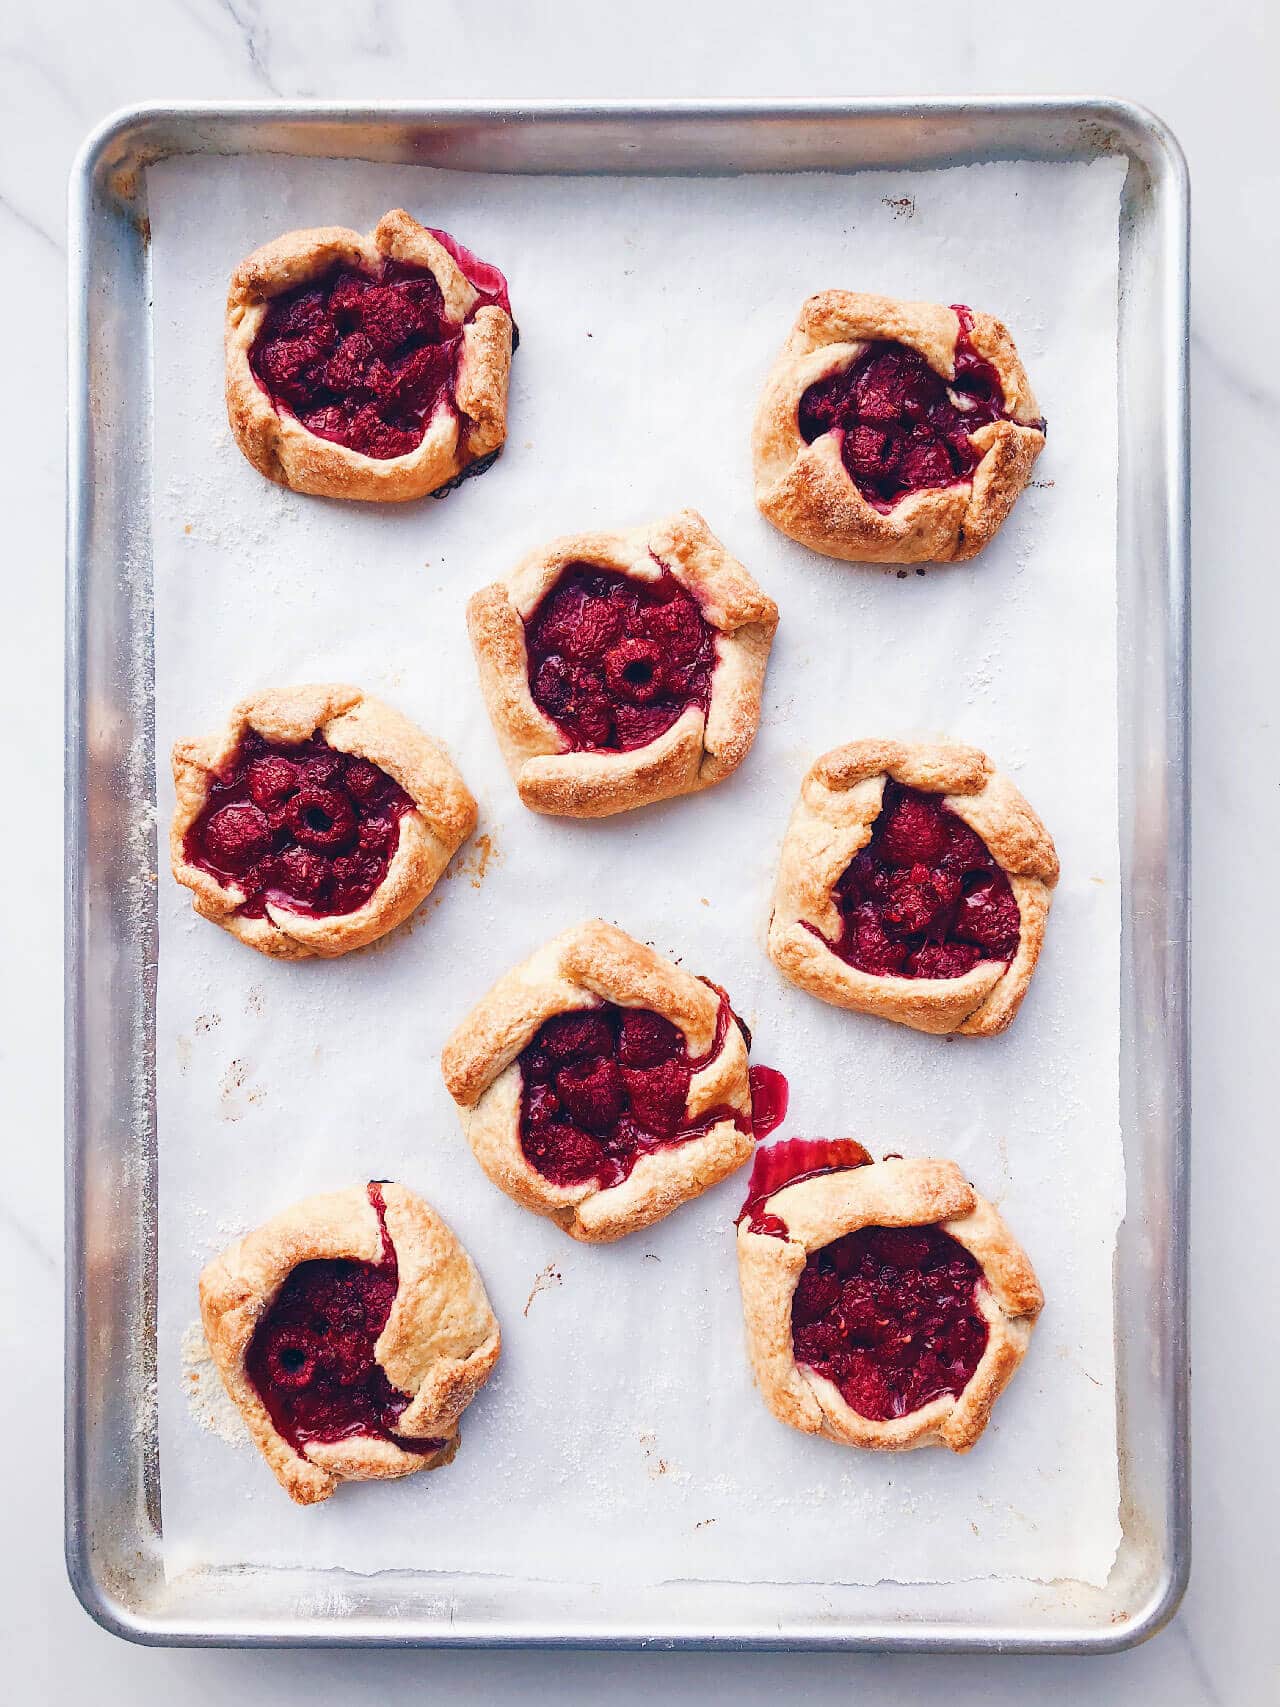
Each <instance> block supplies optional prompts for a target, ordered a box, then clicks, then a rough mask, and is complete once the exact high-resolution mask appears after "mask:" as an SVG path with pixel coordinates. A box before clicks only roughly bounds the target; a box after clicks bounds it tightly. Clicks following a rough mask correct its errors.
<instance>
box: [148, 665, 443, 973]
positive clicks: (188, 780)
mask: <svg viewBox="0 0 1280 1707" xmlns="http://www.w3.org/2000/svg"><path fill="white" fill-rule="evenodd" d="M250 729H255V730H257V731H258V733H259V734H260V735H262V736H264V737H265V738H266V739H267V740H270V741H279V742H282V743H285V744H292V743H296V742H301V741H305V740H308V739H309V738H310V737H311V736H312V735H314V734H320V735H322V736H323V737H324V739H325V740H326V741H328V743H329V745H330V746H332V747H336V748H338V749H339V750H340V751H342V752H344V753H354V754H358V755H359V756H360V757H362V758H366V759H370V760H372V762H373V763H374V764H376V765H378V766H379V767H380V768H381V769H382V770H384V771H386V772H387V774H388V775H389V776H391V777H392V778H393V779H394V780H395V781H396V782H397V783H399V785H400V787H401V788H403V789H404V790H405V792H406V793H407V794H409V795H410V796H411V797H412V799H413V801H414V805H415V810H414V811H411V812H406V813H405V814H404V816H403V818H401V820H400V839H399V842H398V844H397V846H396V851H395V854H394V855H393V856H392V860H391V864H390V865H389V867H388V869H387V875H386V877H385V878H384V879H383V881H382V883H381V884H380V885H379V887H378V888H377V889H376V890H375V891H374V893H373V894H372V895H371V896H370V897H369V899H368V901H366V902H365V904H364V906H363V907H359V908H357V909H356V911H355V912H353V913H345V914H339V915H336V916H334V917H331V918H322V919H316V918H309V917H307V916H305V915H304V914H301V913H293V912H290V911H288V909H287V908H284V907H277V906H271V907H269V908H268V909H267V914H266V916H265V917H263V918H261V919H247V918H244V917H243V916H242V915H241V914H240V912H239V911H238V909H239V907H240V906H241V905H242V904H243V901H244V895H243V893H242V892H241V891H240V890H239V889H237V888H235V886H234V885H227V886H226V887H224V886H223V885H222V884H221V883H219V882H218V880H217V879H216V878H215V877H213V876H212V875H211V874H210V873H209V872H207V871H202V870H201V869H200V868H199V867H198V866H195V865H192V864H190V863H189V861H188V860H187V857H186V851H185V842H186V835H187V831H188V830H189V829H190V827H191V825H192V824H193V823H194V822H195V820H196V819H197V818H198V817H199V815H200V813H201V812H202V811H203V809H204V806H205V802H206V801H207V800H208V797H209V787H210V784H211V782H212V780H213V779H214V778H215V777H216V776H217V775H218V774H219V773H220V772H221V771H222V770H223V769H224V768H225V767H226V766H227V764H228V763H230V761H231V759H232V757H233V756H234V754H235V752H236V750H237V748H238V747H239V745H240V742H241V741H242V740H243V738H244V736H245V734H246V732H247V731H248V730H250ZM173 785H174V793H175V795H176V803H175V806H174V813H173V820H172V823H171V825H170V829H169V858H170V863H171V864H172V867H173V875H174V877H175V878H177V880H178V882H179V883H181V884H183V885H184V887H186V888H187V889H190V890H191V893H192V904H193V906H194V907H195V910H196V912H197V913H199V914H200V916H201V917H202V918H206V919H211V920H212V921H213V923H214V924H217V925H221V926H222V928H223V929H224V930H226V931H230V933H231V934H232V936H234V937H237V938H238V939H239V940H240V941H241V942H244V943H247V944H248V945H249V947H250V948H256V949H257V950H258V951H259V952H260V953H262V954H268V955H271V956H272V957H273V958H275V959H282V960H300V959H305V958H307V957H309V956H311V955H320V956H323V957H325V958H333V957H334V956H336V955H340V954H347V953H349V952H350V951H351V950H352V949H355V948H362V947H363V946H364V945H365V944H366V943H370V942H373V941H374V940H375V939H376V938H378V937H381V936H385V935H386V933H387V932H388V931H390V930H394V929H395V927H396V926H397V925H399V924H401V923H402V922H403V921H404V920H405V919H407V918H408V916H409V914H410V913H412V912H413V910H414V908H415V907H417V906H418V905H419V904H420V903H421V902H422V901H423V900H424V899H425V898H426V897H427V896H428V895H429V894H430V893H431V891H432V890H433V889H434V888H435V886H436V884H437V882H438V881H439V880H440V877H441V875H442V874H443V872H444V870H445V868H446V866H447V865H448V864H449V861H450V860H451V859H452V858H453V856H454V854H455V853H456V852H457V851H458V849H459V848H460V847H461V845H462V843H463V842H464V841H466V839H467V837H468V836H469V835H470V834H471V832H472V830H474V828H475V824H476V803H475V800H474V799H473V798H472V795H471V793H470V791H469V790H468V788H467V786H466V784H465V783H464V782H463V780H462V777H461V775H460V774H459V773H458V771H457V769H456V768H455V766H454V764H453V762H452V760H451V759H450V758H449V756H448V754H447V753H446V752H445V750H444V748H443V747H441V746H439V745H438V744H437V743H436V742H435V741H433V740H432V739H431V738H430V737H429V736H427V735H425V734H423V732H422V731H421V730H420V729H418V728H417V727H415V725H414V724H412V723H410V722H409V720H408V718H406V717H404V716H402V714H401V713H400V712H398V711H396V710H394V709H393V708H392V707H391V706H389V705H386V704H384V703H383V701H381V700H378V699H373V698H371V697H370V696H369V695H367V694H365V693H363V692H362V691H361V690H360V689H359V688H355V687H349V686H347V685H345V684H342V683H332V682H330V683H312V684H306V685H303V686H299V687H290V688H272V689H269V690H268V691H267V692H265V693H260V694H255V695H252V696H250V697H249V698H248V699H243V700H241V701H240V703H239V704H238V705H236V706H235V707H234V708H233V709H232V712H231V715H230V717H229V718H228V720H227V723H226V725H225V726H224V728H223V729H222V731H221V732H220V733H219V734H217V735H211V736H205V737H197V738H195V739H192V740H187V741H179V742H177V743H176V745H175V746H174V749H173Z"/></svg>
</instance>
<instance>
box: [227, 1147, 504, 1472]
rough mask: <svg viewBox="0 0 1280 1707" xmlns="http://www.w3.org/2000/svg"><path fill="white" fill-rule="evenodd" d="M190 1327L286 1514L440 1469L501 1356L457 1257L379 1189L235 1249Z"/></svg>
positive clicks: (403, 1201) (312, 1200)
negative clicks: (342, 1487) (373, 1484)
mask: <svg viewBox="0 0 1280 1707" xmlns="http://www.w3.org/2000/svg"><path fill="white" fill-rule="evenodd" d="M200 1315H201V1319H202V1321H203V1323H204V1332H205V1338H206V1340H207V1341H208V1343H209V1350H210V1352H211V1353H212V1354H213V1359H214V1362H215V1363H216V1364H217V1366H218V1372H219V1374H220V1375H221V1376H222V1379H223V1382H224V1384H225V1386H226V1389H227V1392H228V1393H229V1394H230V1396H231V1398H232V1400H233V1401H234V1403H235V1404H236V1406H237V1408H238V1409H239V1411H240V1415H241V1416H242V1417H243V1418H244V1421H245V1426H246V1427H247V1428H248V1430H249V1433H250V1435H251V1437H252V1439H253V1442H254V1444H255V1446H257V1448H258V1450H259V1451H260V1452H261V1453H262V1455H263V1457H264V1458H265V1459H266V1461H267V1463H268V1464H269V1465H270V1466H271V1469H272V1472H273V1473H274V1475H275V1477H276V1480H277V1481H278V1482H279V1483H280V1485H281V1486H282V1487H283V1488H284V1490H285V1491H286V1493H287V1494H288V1495H289V1497H290V1498H291V1499H293V1500H296V1501H297V1503H298V1504H299V1505H312V1504H314V1503H315V1502H316V1501H317V1500H327V1499H328V1498H329V1495H330V1494H331V1493H332V1492H333V1491H334V1489H335V1488H336V1487H337V1486H338V1483H339V1482H353V1481H370V1480H375V1479H383V1478H386V1477H390V1476H410V1475H412V1474H413V1472H414V1471H415V1470H434V1469H436V1468H437V1467H438V1466H439V1465H441V1464H447V1463H448V1462H449V1460H450V1459H451V1458H452V1457H453V1455H454V1453H455V1452H456V1451H457V1450H458V1419H459V1417H460V1416H461V1415H462V1413H463V1411H465V1410H466V1408H467V1406H468V1405H469V1404H470V1403H471V1401H472V1399H474V1398H475V1396H476V1394H477V1393H478V1392H479V1391H480V1389H481V1387H483V1386H484V1384H485V1382H486V1381H487V1380H488V1379H489V1376H490V1375H491V1373H492V1372H493V1366H494V1364H495V1363H496V1362H497V1361H498V1352H499V1349H500V1347H501V1335H500V1333H499V1331H498V1323H497V1321H496V1319H495V1317H494V1314H493V1311H492V1310H491V1309H490V1307H489V1300H488V1298H487V1297H486V1295H485V1290H484V1286H483V1284H482V1282H481V1280H480V1276H479V1275H478V1274H477V1273H476V1271H475V1268H474V1266H473V1264H472V1261H471V1258H470V1257H469V1256H468V1255H467V1253H466V1251H464V1250H463V1248H462V1246H461V1245H460V1244H459V1243H458V1241H457V1239H456V1238H455V1237H454V1235H453V1233H452V1232H451V1231H450V1229H449V1228H448V1227H447V1226H446V1225H445V1223H444V1222H443V1221H442V1220H441V1219H440V1217H439V1216H438V1215H437V1214H436V1212H435V1210H434V1209H432V1208H431V1206H430V1205H429V1204H427V1203H424V1202H423V1200H422V1199H421V1198H420V1197H415V1196H414V1194H413V1193H412V1192H411V1191H407V1190H406V1189H405V1187H404V1186H402V1185H393V1184H391V1183H390V1182H389V1181H386V1180H372V1181H370V1183H369V1184H368V1185H367V1186H364V1185H359V1186H351V1187H350V1188H349V1189H348V1190H346V1191H335V1192H329V1193H327V1194H325V1195H323V1196H320V1197H309V1198H307V1199H306V1201H305V1202H303V1203H295V1204H294V1205H293V1207H292V1208H291V1209H286V1210H285V1211H284V1212H283V1214H280V1215H277V1216H275V1217H274V1218H273V1219H272V1220H270V1221H268V1222H266V1223H265V1225H264V1226H261V1227H259V1228H258V1229H257V1230H256V1232H253V1233H249V1234H247V1235H246V1236H245V1237H244V1238H243V1239H237V1240H236V1242H235V1244H234V1245H232V1246H231V1247H230V1248H229V1249H228V1250H225V1251H224V1252H223V1253H222V1255H221V1256H220V1257H215V1258H214V1260H213V1261H212V1262H211V1263H210V1264H209V1266H208V1267H207V1268H206V1269H205V1271H204V1273H203V1274H202V1275H201V1276H200Z"/></svg>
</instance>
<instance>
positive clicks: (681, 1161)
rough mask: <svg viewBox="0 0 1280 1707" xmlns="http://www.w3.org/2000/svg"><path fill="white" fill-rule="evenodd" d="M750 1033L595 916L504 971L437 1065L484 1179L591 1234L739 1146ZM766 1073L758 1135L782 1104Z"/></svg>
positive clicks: (703, 1176) (661, 1210) (701, 1183)
mask: <svg viewBox="0 0 1280 1707" xmlns="http://www.w3.org/2000/svg"><path fill="white" fill-rule="evenodd" d="M748 1042H749V1039H748V1036H747V1033H746V1031H745V1029H744V1027H743V1026H742V1024H741V1022H740V1021H739V1020H738V1019H737V1017H736V1016H735V1015H734V1013H733V1011H732V1009H731V1008H730V1006H729V999H728V997H727V996H726V995H725V994H724V992H723V990H720V989H718V988H717V987H716V986H715V985H714V984H711V983H709V982H707V981H706V980H705V979H702V978H695V977H694V975H693V974H692V973H691V972H686V971H684V970H683V969H682V968H681V967H679V966H674V965H672V963H671V962H670V961H669V960H664V959H663V958H662V956H661V955H660V954H656V953H655V952H654V951H653V949H651V948H646V947H645V946H644V944H643V943H639V942H636V941H635V940H634V939H633V938H632V937H629V936H627V934H626V933H625V932H624V931H620V930H618V929H617V928H616V927H615V926H613V925H608V924H605V923H604V921H603V920H601V919H591V920H588V921H587V922H586V923H585V924H581V925H576V926H575V927H574V928H573V929H572V930H568V931H565V932H563V934H562V935H560V936H558V937H555V938H553V939H552V941H550V942H548V943H546V944H545V945H544V946H543V947H542V948H540V949H539V950H538V951H537V953H536V954H534V955H532V956H531V957H530V958H529V959H528V960H526V961H524V962H523V964H521V965H519V966H517V967H515V968H513V969H512V970H511V971H510V972H508V973H506V974H505V976H503V977H502V978H500V979H499V980H498V982H497V983H496V984H495V985H494V986H493V988H492V989H491V990H490V991H489V993H488V995H487V996H485V997H484V998H483V1000H482V1001H481V1002H479V1004H478V1005H477V1006H476V1007H475V1008H473V1009H472V1011H471V1012H470V1013H469V1014H468V1015H467V1017H466V1019H464V1020H463V1021H462V1023H461V1025H459V1026H458V1027H457V1029H456V1030H455V1031H454V1033H453V1035H452V1036H451V1037H450V1039H449V1041H448V1042H447V1043H446V1044H445V1047H444V1054H443V1057H442V1060H441V1066H442V1068H443V1072H444V1082H445V1084H446V1085H447V1086H448V1089H449V1094H450V1095H451V1096H452V1097H453V1099H454V1101H455V1102H456V1103H457V1104H458V1107H459V1110H460V1112H461V1116H462V1125H463V1129H464V1131H465V1132H466V1135H467V1141H468V1143H469V1144H470V1145H471V1148H472V1150H473V1151H474V1152H475V1157H476V1160H477V1161H478V1162H479V1163H480V1166H481V1167H482V1168H483V1169H484V1171H485V1172H486V1173H487V1174H488V1176H489V1178H490V1179H491V1180H492V1181H493V1183H494V1184H495V1185H496V1186H498V1187H500V1188H501V1190H503V1191H505V1192H506V1193H507V1195H508V1196H509V1197H513V1198H514V1199H515V1200H516V1202H517V1203H520V1204H523V1206H524V1207H525V1208H526V1209H532V1210H533V1211H534V1213H535V1214H538V1215H545V1216H547V1217H548V1218H549V1219H550V1220H552V1221H555V1222H557V1223H558V1224H559V1225H560V1226H561V1227H563V1228H564V1230H565V1232H566V1233H568V1234H569V1235H570V1236H571V1237H572V1238H575V1239H582V1240H584V1241H586V1242H588V1243H602V1242H604V1241H606V1240H609V1239H620V1238H622V1236H623V1235H624V1234H626V1233H632V1232H634V1231H635V1230H636V1229H637V1228H638V1227H647V1226H649V1225H650V1224H651V1223H652V1222H654V1221H660V1220H661V1219H662V1217H663V1216H665V1215H669V1214H670V1213H671V1211H672V1210H673V1209H675V1208H676V1207H677V1206H678V1205H679V1204H681V1203H684V1202H686V1201H687V1200H688V1199H689V1198H692V1197H697V1196H699V1195H700V1193H702V1192H704V1191H706V1190H707V1188H708V1187H709V1186H713V1185H715V1184H716V1183H717V1181H719V1180H722V1179H723V1178H724V1177H725V1176H726V1174H730V1173H732V1172H733V1170H734V1169H735V1168H739V1167H741V1166H742V1164H743V1163H744V1162H745V1161H746V1160H747V1159H748V1157H749V1156H750V1155H751V1152H752V1149H753V1147H754V1132H753V1124H752V1098H753V1090H754V1084H753V1081H752V1078H751V1077H750V1076H749V1072H748V1067H747V1048H748ZM757 1071H759V1070H757V1069H751V1072H752V1073H755V1072H757ZM777 1078H780V1075H770V1081H769V1082H767V1083H766V1084H765V1085H764V1086H762V1094H761V1098H760V1101H761V1110H760V1114H761V1127H760V1128H759V1129H761V1130H771V1129H772V1126H773V1125H776V1124H777V1122H778V1120H780V1119H781V1118H782V1114H783V1113H785V1108H786V1105H785V1100H781V1102H779V1099H777V1098H776V1097H775V1096H774V1095H773V1092H774V1089H775V1086H774V1084H773V1082H772V1081H773V1080H774V1079H777Z"/></svg>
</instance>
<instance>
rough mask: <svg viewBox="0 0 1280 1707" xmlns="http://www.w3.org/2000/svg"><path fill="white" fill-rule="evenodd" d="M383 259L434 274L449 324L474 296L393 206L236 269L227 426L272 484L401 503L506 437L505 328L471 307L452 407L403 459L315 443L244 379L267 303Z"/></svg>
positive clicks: (297, 236)
mask: <svg viewBox="0 0 1280 1707" xmlns="http://www.w3.org/2000/svg"><path fill="white" fill-rule="evenodd" d="M384 257H390V258H392V259H395V260H398V261H406V262H410V263H412V264H413V265H415V266H419V267H423V268H425V269H426V270H427V271H428V272H430V273H432V274H433V275H434V277H435V279H436V282H437V283H438V284H439V286H440V289H441V293H442V295H443V297H444V300H445V305H446V308H447V309H448V311H449V313H450V315H451V316H452V317H453V318H454V319H456V320H458V321H464V320H465V319H466V316H467V314H469V313H470V312H471V309H472V308H473V306H474V304H475V302H476V300H477V297H478V295H479V293H478V291H477V290H476V288H475V286H474V285H473V284H472V283H471V282H470V280H469V279H468V278H467V277H466V275H465V274H464V273H463V272H462V270H461V268H460V267H459V266H458V263H457V262H456V261H455V260H454V258H453V256H452V255H451V254H450V253H449V251H448V250H447V249H446V248H445V247H444V246H443V244H441V243H439V242H438V241H437V240H436V238H434V237H433V236H432V235H431V233H430V231H428V230H427V228H426V227H425V226H423V225H419V224H418V222H417V220H415V219H413V218H412V217H411V216H410V215H409V214H407V213H406V212H405V211H404V209H403V208H393V209H392V210H391V211H390V212H389V213H386V214H384V215H383V217H382V218H381V219H380V220H379V221H378V224H377V226H376V227H375V228H374V230H373V231H371V232H370V233H369V235H368V236H367V237H364V236H361V234H360V233H359V232H358V231H351V230H348V229H347V228H345V227H343V226H336V225H326V226H319V227H316V228H314V229H312V230H307V231H288V232H285V233H284V235H283V236H281V237H276V238H274V239H273V240H272V241H271V242H270V243H264V244H263V245H262V247H261V248H259V249H255V250H254V251H253V253H252V254H251V255H249V256H246V258H245V259H244V260H243V261H241V262H240V264H239V266H238V267H237V268H236V269H235V271H234V272H233V273H232V275H231V283H230V286H229V288H228V291H227V307H226V320H225V327H224V345H225V351H226V399H227V419H228V421H229V422H230V424H231V432H232V435H233V437H234V438H235V441H236V443H237V444H238V445H239V446H240V449H241V450H242V451H243V452H244V454H245V456H246V457H248V459H249V461H250V462H251V463H252V464H253V466H254V467H255V468H256V469H257V470H258V472H259V473H260V474H264V475H266V477H267V479H268V480H273V481H275V482H276V484H277V485H280V486H288V487H291V488H292V490H293V491H295V492H303V493H308V494H311V495H312V496H316V497H323V498H349V499H355V500H359V501H362V502H368V503H392V504H399V503H408V502H410V501H412V500H413V499H415V498H423V497H425V496H426V495H427V494H428V493H430V492H435V491H438V490H439V488H440V487H441V486H444V485H447V484H448V482H449V481H450V480H453V479H456V478H457V476H458V475H459V474H461V473H462V471H463V470H464V469H465V468H467V467H468V466H469V465H470V464H471V463H473V462H475V461H476V460H477V459H478V458H479V457H482V456H488V455H489V454H490V453H491V452H493V451H495V450H497V449H498V448H499V447H500V446H501V445H502V443H503V441H504V439H505V438H506V432H507V392H508V387H509V383H510V376H511V350H512V330H513V329H512V322H511V317H510V315H509V314H507V313H506V311H505V310H504V309H501V308H499V307H497V306H496V305H492V304H487V305H486V306H485V307H483V308H481V309H480V310H479V311H478V313H477V314H476V316H475V318H474V319H473V320H472V321H470V322H469V323H468V324H467V325H466V326H465V329H464V332H463V348H462V356H461V360H460V362H459V367H458V379H457V386H456V391H455V401H456V403H457V405H458V408H459V409H460V410H461V411H462V414H461V416H460V415H459V414H458V413H457V412H456V411H455V410H454V409H451V408H442V409H439V410H437V412H436V414H435V415H434V416H433V417H432V420H431V424H430V426H429V427H428V429H427V431H426V433H425V435H424V436H423V439H422V442H421V443H420V444H419V445H417V446H415V448H414V449H413V450H412V451H409V452H408V453H407V454H406V455H404V456H397V457H387V458H378V457H369V456H364V455H363V454H362V453H361V452H359V451H355V450H351V449H349V448H348V447H347V446H346V445H339V444H334V443H332V442H331V441H329V440H327V439H321V438H317V437H316V436H315V434H313V433H310V432H308V431H307V429H306V428H305V427H304V426H303V425H302V423H301V422H300V421H298V420H297V419H296V418H295V417H294V416H292V415H288V414H284V413H280V412H278V411H277V410H276V408H275V406H274V405H273V403H272V402H271V399H270V398H269V397H268V396H267V394H266V392H265V391H263V389H262V387H261V386H260V385H259V384H258V382H257V380H256V379H255V378H254V374H253V369H252V368H251V366H250V364H249V351H250V350H251V348H252V346H253V341H254V339H255V338H256V337H257V335H258V331H259V329H260V327H261V325H262V321H263V318H264V316H265V314H266V309H267V304H268V302H269V301H270V300H271V298H272V297H273V296H279V295H281V294H282V293H283V292H285V291H288V290H292V289H294V288H295V287H296V286H297V285H300V284H305V283H306V282H307V280H309V279H314V278H319V277H322V276H323V275H324V274H325V273H327V272H328V271H330V270H331V269H332V268H333V267H335V266H352V267H363V268H373V267H376V266H377V265H378V264H379V262H380V261H381V260H382V259H383V258H384Z"/></svg>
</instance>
